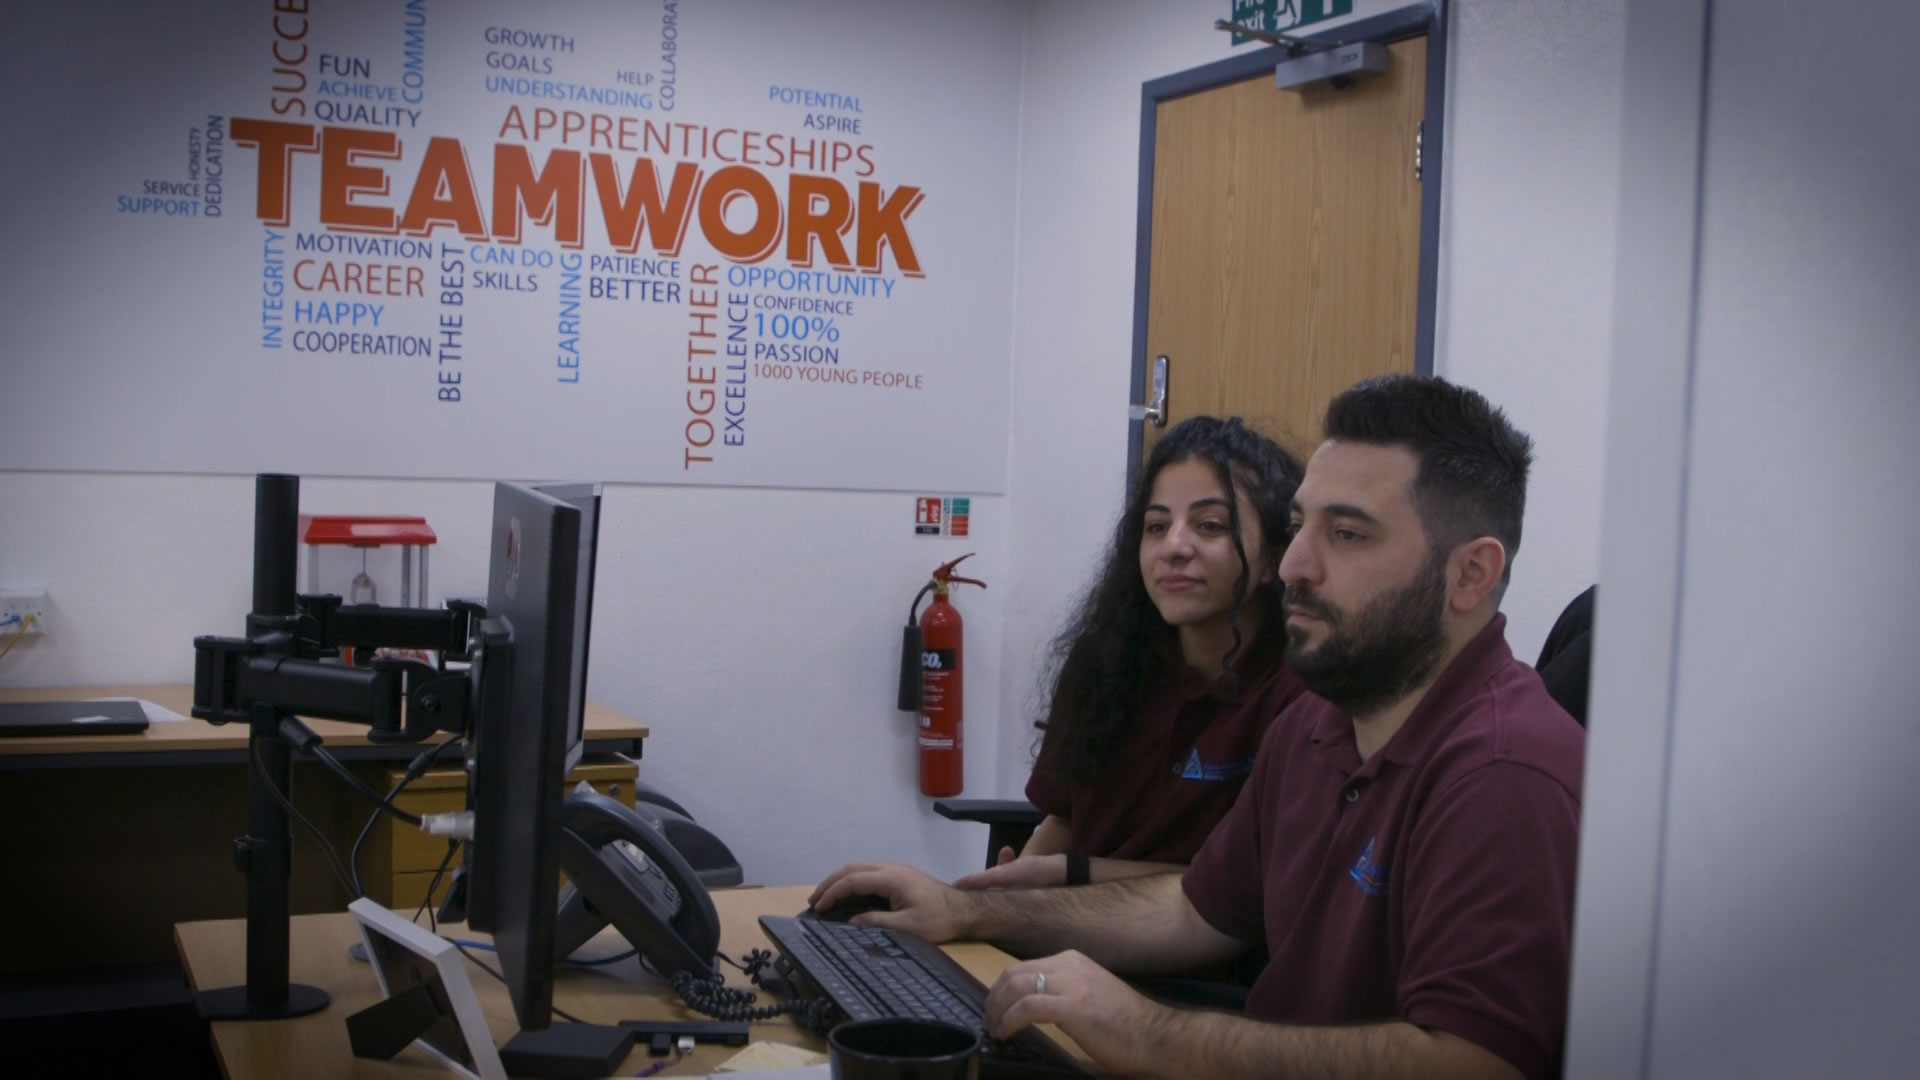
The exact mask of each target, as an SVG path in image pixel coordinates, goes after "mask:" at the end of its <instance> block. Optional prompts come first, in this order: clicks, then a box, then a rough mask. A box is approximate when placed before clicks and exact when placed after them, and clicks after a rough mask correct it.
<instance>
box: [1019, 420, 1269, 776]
mask: <svg viewBox="0 0 1920 1080" xmlns="http://www.w3.org/2000/svg"><path fill="white" fill-rule="evenodd" d="M1190 460H1200V461H1206V462H1210V463H1212V465H1213V468H1214V471H1215V473H1216V474H1217V475H1218V477H1219V479H1220V486H1221V487H1222V488H1223V489H1224V490H1225V492H1226V497H1227V506H1228V514H1229V520H1228V526H1229V528H1230V529H1231V530H1232V534H1233V548H1234V551H1235V552H1236V553H1238V554H1239V556H1240V577H1239V580H1238V581H1237V582H1236V583H1235V586H1234V593H1235V601H1236V602H1235V605H1234V610H1233V622H1232V626H1233V645H1232V647H1231V648H1230V649H1229V650H1228V651H1227V655H1226V660H1225V665H1226V667H1227V671H1228V674H1227V675H1225V676H1223V681H1226V682H1228V683H1229V684H1230V683H1231V682H1232V674H1231V671H1232V664H1233V660H1234V658H1235V657H1236V656H1237V655H1238V654H1239V652H1240V649H1241V647H1242V645H1243V642H1242V641H1241V639H1240V610H1241V608H1242V607H1244V606H1245V603H1246V602H1247V601H1249V600H1252V601H1253V602H1255V603H1258V604H1260V605H1262V615H1263V616H1269V615H1273V614H1275V613H1277V612H1278V610H1279V606H1278V598H1277V596H1276V595H1275V590H1273V589H1270V588H1269V589H1262V590H1259V595H1253V593H1254V591H1255V590H1254V589H1253V587H1252V582H1253V580H1254V567H1253V563H1252V561H1251V559H1250V557H1249V553H1248V552H1247V551H1246V549H1245V547H1244V546H1243V544H1242V542H1241V539H1240V500H1239V497H1238V496H1237V495H1236V491H1244V492H1245V493H1246V495H1247V501H1248V502H1250V503H1251V504H1252V505H1253V508H1254V512H1255V513H1256V514H1257V515H1258V516H1259V518H1260V534H1261V536H1262V537H1263V539H1264V542H1265V544H1266V547H1267V550H1268V551H1270V552H1275V553H1277V552H1279V551H1281V550H1283V549H1284V548H1285V546H1286V537H1287V527H1288V521H1289V517H1290V510H1289V507H1290V504H1291V503H1292V502H1293V496H1294V492H1295V491H1297V490H1298V489H1299V487H1300V480H1301V477H1302V476H1303V475H1304V474H1305V471H1306V470H1305V469H1304V468H1303V467H1302V466H1301V464H1300V461H1299V459H1298V458H1296V457H1294V456H1293V455H1292V454H1290V453H1288V452H1287V451H1286V450H1285V449H1284V448H1282V447H1281V446H1280V444H1279V443H1277V442H1274V441H1273V440H1272V439H1269V438H1267V437H1266V436H1265V435H1262V434H1260V433H1259V432H1257V431H1255V430H1253V429H1252V428H1250V427H1248V426H1247V425H1246V424H1245V423H1243V422H1242V421H1241V420H1240V418H1239V417H1237V416H1236V417H1233V418H1231V419H1227V420H1222V419H1219V418H1218V417H1213V416H1196V417H1193V418H1192V419H1190V420H1186V421H1183V422H1181V423H1180V424H1178V425H1176V426H1175V427H1174V428H1173V430H1171V431H1169V432H1167V434H1166V435H1165V437H1163V438H1162V439H1161V440H1160V441H1159V442H1158V443H1157V444H1155V445H1154V448H1153V453H1152V454H1151V455H1149V456H1148V458H1147V464H1146V467H1145V468H1142V469H1141V470H1140V475H1139V478H1138V480H1137V481H1136V482H1135V484H1134V487H1133V491H1132V492H1131V494H1130V495H1129V497H1128V499H1127V506H1126V509H1125V510H1124V511H1123V512H1122V513H1121V515H1120V521H1119V524H1118V525H1116V526H1115V527H1114V531H1113V544H1112V545H1111V547H1109V549H1108V551H1107V559H1106V564H1105V565H1104V566H1103V567H1102V568H1101V570H1100V574H1099V576H1098V577H1097V578H1095V579H1094V583H1093V587H1092V588H1091V589H1089V590H1088V592H1087V595H1086V597H1085V599H1083V600H1082V601H1081V603H1080V606H1079V607H1078V609H1077V610H1076V611H1075V612H1074V616H1073V618H1072V620H1071V621H1070V622H1069V623H1068V624H1067V628H1066V629H1065V630H1064V631H1063V632H1062V633H1061V634H1060V636H1059V637H1058V638H1056V639H1055V640H1054V644H1053V656H1054V678H1053V694H1052V699H1051V702H1050V703H1049V705H1048V707H1047V715H1046V717H1045V719H1043V720H1041V721H1040V722H1038V723H1037V724H1035V725H1034V726H1036V727H1038V728H1041V729H1042V730H1043V731H1047V732H1049V733H1052V734H1054V735H1055V737H1054V738H1053V739H1051V740H1050V741H1049V742H1048V743H1047V744H1046V745H1047V747H1048V749H1047V750H1046V751H1045V752H1044V753H1043V756H1042V761H1041V765H1042V766H1043V767H1045V768H1047V769H1048V770H1049V771H1051V772H1052V773H1053V774H1054V775H1056V776H1059V777H1062V778H1064V779H1066V780H1070V781H1073V782H1078V783H1085V782H1090V781H1093V780H1096V779H1098V778H1099V776H1100V774H1101V773H1102V772H1103V771H1104V769H1105V767H1106V764H1107V760H1108V758H1109V757H1110V756H1111V755H1112V754H1113V751H1114V749H1115V748H1116V747H1117V746H1119V745H1120V744H1121V742H1122V741H1124V740H1125V739H1126V737H1127V735H1128V733H1129V732H1130V731H1131V729H1132V728H1133V725H1134V723H1135V721H1136V720H1137V719H1138V718H1139V715H1140V707H1141V704H1142V702H1143V701H1144V700H1145V699H1146V697H1147V696H1148V693H1149V691H1150V689H1151V687H1152V685H1153V683H1154V681H1155V680H1156V679H1161V678H1165V677H1166V675H1167V666H1166V663H1165V661H1164V660H1163V659H1162V656H1163V653H1164V651H1165V650H1166V649H1167V648H1168V647H1169V646H1173V647H1174V648H1176V649H1177V632H1176V631H1175V630H1174V628H1173V627H1172V626H1170V625H1168V623H1167V621H1166V620H1165V619H1163V618H1161V617H1160V612H1159V609H1157V608H1156V607H1154V604H1153V599H1152V598H1151V597H1150V596H1149V595H1148V594H1147V586H1146V582H1145V580H1144V579H1143V578H1142V577H1141V573H1140V543H1141V540H1142V538H1143V537H1144V535H1145V533H1146V514H1147V504H1148V502H1149V501H1150V500H1151V498H1152V496H1153V484H1154V481H1155V480H1156V479H1157V478H1158V477H1159V475H1160V471H1161V470H1162V469H1165V468H1166V467H1167V466H1169V465H1173V464H1176V463H1178V462H1182V461H1190ZM1252 554H1253V555H1254V556H1258V555H1259V554H1260V553H1258V552H1255V553H1252ZM1274 557H1275V558H1276V560H1277V558H1278V556H1277V554H1276V555H1275V556H1274Z"/></svg>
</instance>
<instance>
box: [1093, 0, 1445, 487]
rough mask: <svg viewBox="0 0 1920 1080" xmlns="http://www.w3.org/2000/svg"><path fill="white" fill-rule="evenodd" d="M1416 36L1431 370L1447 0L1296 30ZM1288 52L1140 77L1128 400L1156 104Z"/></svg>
mask: <svg viewBox="0 0 1920 1080" xmlns="http://www.w3.org/2000/svg"><path fill="white" fill-rule="evenodd" d="M1423 35H1424V36H1425V37H1426V39H1427V89H1426V94H1427V96H1426V101H1425V115H1424V116H1423V117H1422V118H1421V121H1422V125H1423V126H1422V129H1421V130H1422V132H1423V134H1422V136H1421V140H1420V185H1421V190H1420V281H1419V286H1418V290H1417V299H1416V301H1415V313H1414V335H1413V370H1414V371H1415V372H1417V373H1419V374H1421V375H1431V374H1433V324H1434V308H1435V306H1436V297H1437V295H1438V290H1439V275H1440V172H1441V170H1440V163H1441V161H1442V160H1443V155H1442V153H1441V148H1442V147H1443V146H1444V145H1445V142H1444V136H1445V134H1446V87H1447V4H1446V0H1424V2H1421V3H1416V4H1409V5H1407V6H1406V7H1402V8H1396V9H1394V10H1393V11H1388V12H1383V13H1381V14H1379V15H1370V16H1368V17H1366V18H1364V19H1356V20H1354V21H1353V22H1350V23H1342V24H1340V25H1339V26H1336V27H1333V28H1331V29H1326V30H1320V31H1316V32H1314V33H1308V34H1301V35H1299V36H1300V37H1302V38H1305V39H1307V40H1309V41H1338V42H1351V41H1370V42H1376V43H1378V44H1382V45H1385V44H1389V43H1391V42H1395V41H1404V40H1406V39H1407V38H1414V37H1420V36H1423ZM1287 55H1288V53H1287V49H1286V47H1285V46H1282V45H1272V46H1269V47H1267V48H1264V49H1257V50H1255V51H1253V52H1250V53H1244V54H1241V55H1238V56H1229V57H1227V58H1226V59H1224V60H1216V61H1214V62H1213V63H1211V64H1203V65H1201V66H1200V67H1197V68H1189V69H1187V70H1186V71H1182V72H1178V73H1175V74H1173V75H1165V76H1162V77H1160V78H1158V79H1151V80H1149V81H1147V82H1145V83H1142V84H1141V87H1140V209H1139V221H1138V224H1137V226H1136V231H1135V234H1134V262H1133V381H1132V384H1131V387H1130V388H1129V391H1128V394H1129V396H1128V401H1129V403H1130V404H1132V405H1141V404H1144V403H1145V402H1146V400H1147V307H1148V304H1147V288H1148V286H1149V285H1150V284H1151V281H1152V273H1153V163H1154V149H1155V146H1154V134H1155V126H1156V122H1157V120H1158V118H1159V106H1160V103H1161V102H1163V101H1171V100H1172V99H1174V98H1179V97H1185V96H1187V95H1188V94H1197V93H1201V92H1203V91H1206V90H1212V89H1214V88H1215V87H1218V86H1224V85H1226V84H1228V83H1235V82H1240V81H1242V80H1245V79H1249V78H1252V77H1253V76H1256V75H1259V74H1260V73H1262V72H1271V71H1272V70H1273V68H1274V66H1275V65H1276V64H1278V63H1279V62H1280V61H1282V60H1285V59H1287ZM1274 92H1275V93H1281V92H1282V91H1279V90H1275V91H1274ZM1143 424H1144V421H1135V420H1129V421H1128V423H1127V482H1128V484H1129V485H1131V484H1132V483H1133V481H1134V479H1135V477H1136V476H1137V475H1138V470H1139V468H1140V450H1141V447H1142V445H1143V444H1144V443H1145V432H1144V430H1143Z"/></svg>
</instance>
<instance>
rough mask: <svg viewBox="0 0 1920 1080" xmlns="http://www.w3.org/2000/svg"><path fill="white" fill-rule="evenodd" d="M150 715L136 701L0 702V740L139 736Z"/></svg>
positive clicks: (145, 726)
mask: <svg viewBox="0 0 1920 1080" xmlns="http://www.w3.org/2000/svg"><path fill="white" fill-rule="evenodd" d="M145 730H147V714H146V712H145V710H143V709H141V708H140V703H139V702H137V701H10V702H0V736H7V735H138V734H139V733H140V732H142V731H145Z"/></svg>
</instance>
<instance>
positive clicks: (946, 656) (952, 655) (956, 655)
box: [920, 649, 960, 671]
mask: <svg viewBox="0 0 1920 1080" xmlns="http://www.w3.org/2000/svg"><path fill="white" fill-rule="evenodd" d="M959 662H960V650H958V649H924V650H922V651H921V653H920V670H921V671H952V670H953V669H954V666H955V665H957V664H958V663H959Z"/></svg>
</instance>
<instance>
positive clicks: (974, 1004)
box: [760, 915, 1087, 1080]
mask: <svg viewBox="0 0 1920 1080" xmlns="http://www.w3.org/2000/svg"><path fill="white" fill-rule="evenodd" d="M760 929H761V930H763V931H765V932H766V935H767V937H768V938H769V939H770V940H771V941H772V942H773V943H774V944H775V945H777V946H779V948H780V951H781V953H782V954H784V955H785V957H786V958H787V961H788V963H789V965H790V966H791V967H792V968H794V969H795V970H796V971H797V972H798V973H800V974H802V975H804V976H805V977H806V978H807V980H809V981H811V982H812V983H813V984H814V986H815V987H817V988H818V989H819V991H820V993H822V994H824V995H825V996H827V997H828V998H830V999H832V1001H833V1004H834V1006H835V1007H836V1008H837V1009H839V1011H840V1012H841V1014H843V1015H844V1016H845V1018H846V1019H848V1020H872V1019H878V1018H880V1017H888V1016H898V1017H908V1018H912V1019H916V1020H944V1021H946V1022H948V1023H950V1024H955V1025H958V1026H960V1027H963V1028H966V1029H967V1030H969V1031H974V1032H978V1033H979V1034H980V1036H981V1040H982V1042H983V1043H984V1045H985V1052H984V1053H983V1054H982V1055H981V1058H980V1075H981V1077H982V1078H983V1080H992V1078H1001V1077H1005V1078H1008V1080H1014V1078H1027V1077H1035V1078H1039V1077H1047V1078H1051V1077H1083V1076H1086V1075H1087V1072H1086V1071H1085V1070H1084V1069H1081V1068H1080V1067H1079V1066H1078V1065H1076V1064H1075V1063H1074V1060H1073V1058H1071V1057H1070V1056H1068V1055H1067V1053H1066V1052H1065V1051H1063V1050H1061V1049H1060V1047H1059V1046H1057V1045H1055V1044H1054V1043H1053V1041H1052V1040H1050V1039H1048V1038H1046V1037H1045V1036H1044V1035H1041V1034H1040V1033H1039V1032H1037V1031H1033V1030H1031V1029H1029V1030H1027V1031H1023V1032H1021V1033H1020V1034H1019V1035H1017V1036H1015V1037H1014V1038H1012V1039H1008V1040H999V1039H995V1038H993V1037H992V1036H990V1035H988V1034H987V1033H986V1030H985V1022H984V1020H983V1019H982V1017H983V1016H984V1014H985V1010H986V1003H987V988H986V987H984V986H982V985H980V981H979V980H978V979H975V978H974V977H973V976H971V975H969V974H967V971H966V969H965V968H963V967H961V966H960V965H959V964H957V963H955V962H954V961H953V958H952V957H950V956H948V955H947V954H946V953H943V952H941V951H940V950H939V948H938V947H936V946H933V945H929V944H927V943H926V942H924V941H922V940H920V939H919V938H917V937H914V936H913V935H912V934H896V933H894V932H893V931H890V930H881V929H878V928H874V927H864V926H855V925H853V924H852V923H843V922H821V921H820V920H818V919H813V918H806V917H801V918H792V919H789V918H781V917H780V916H777V915H763V916H761V918H760Z"/></svg>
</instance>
